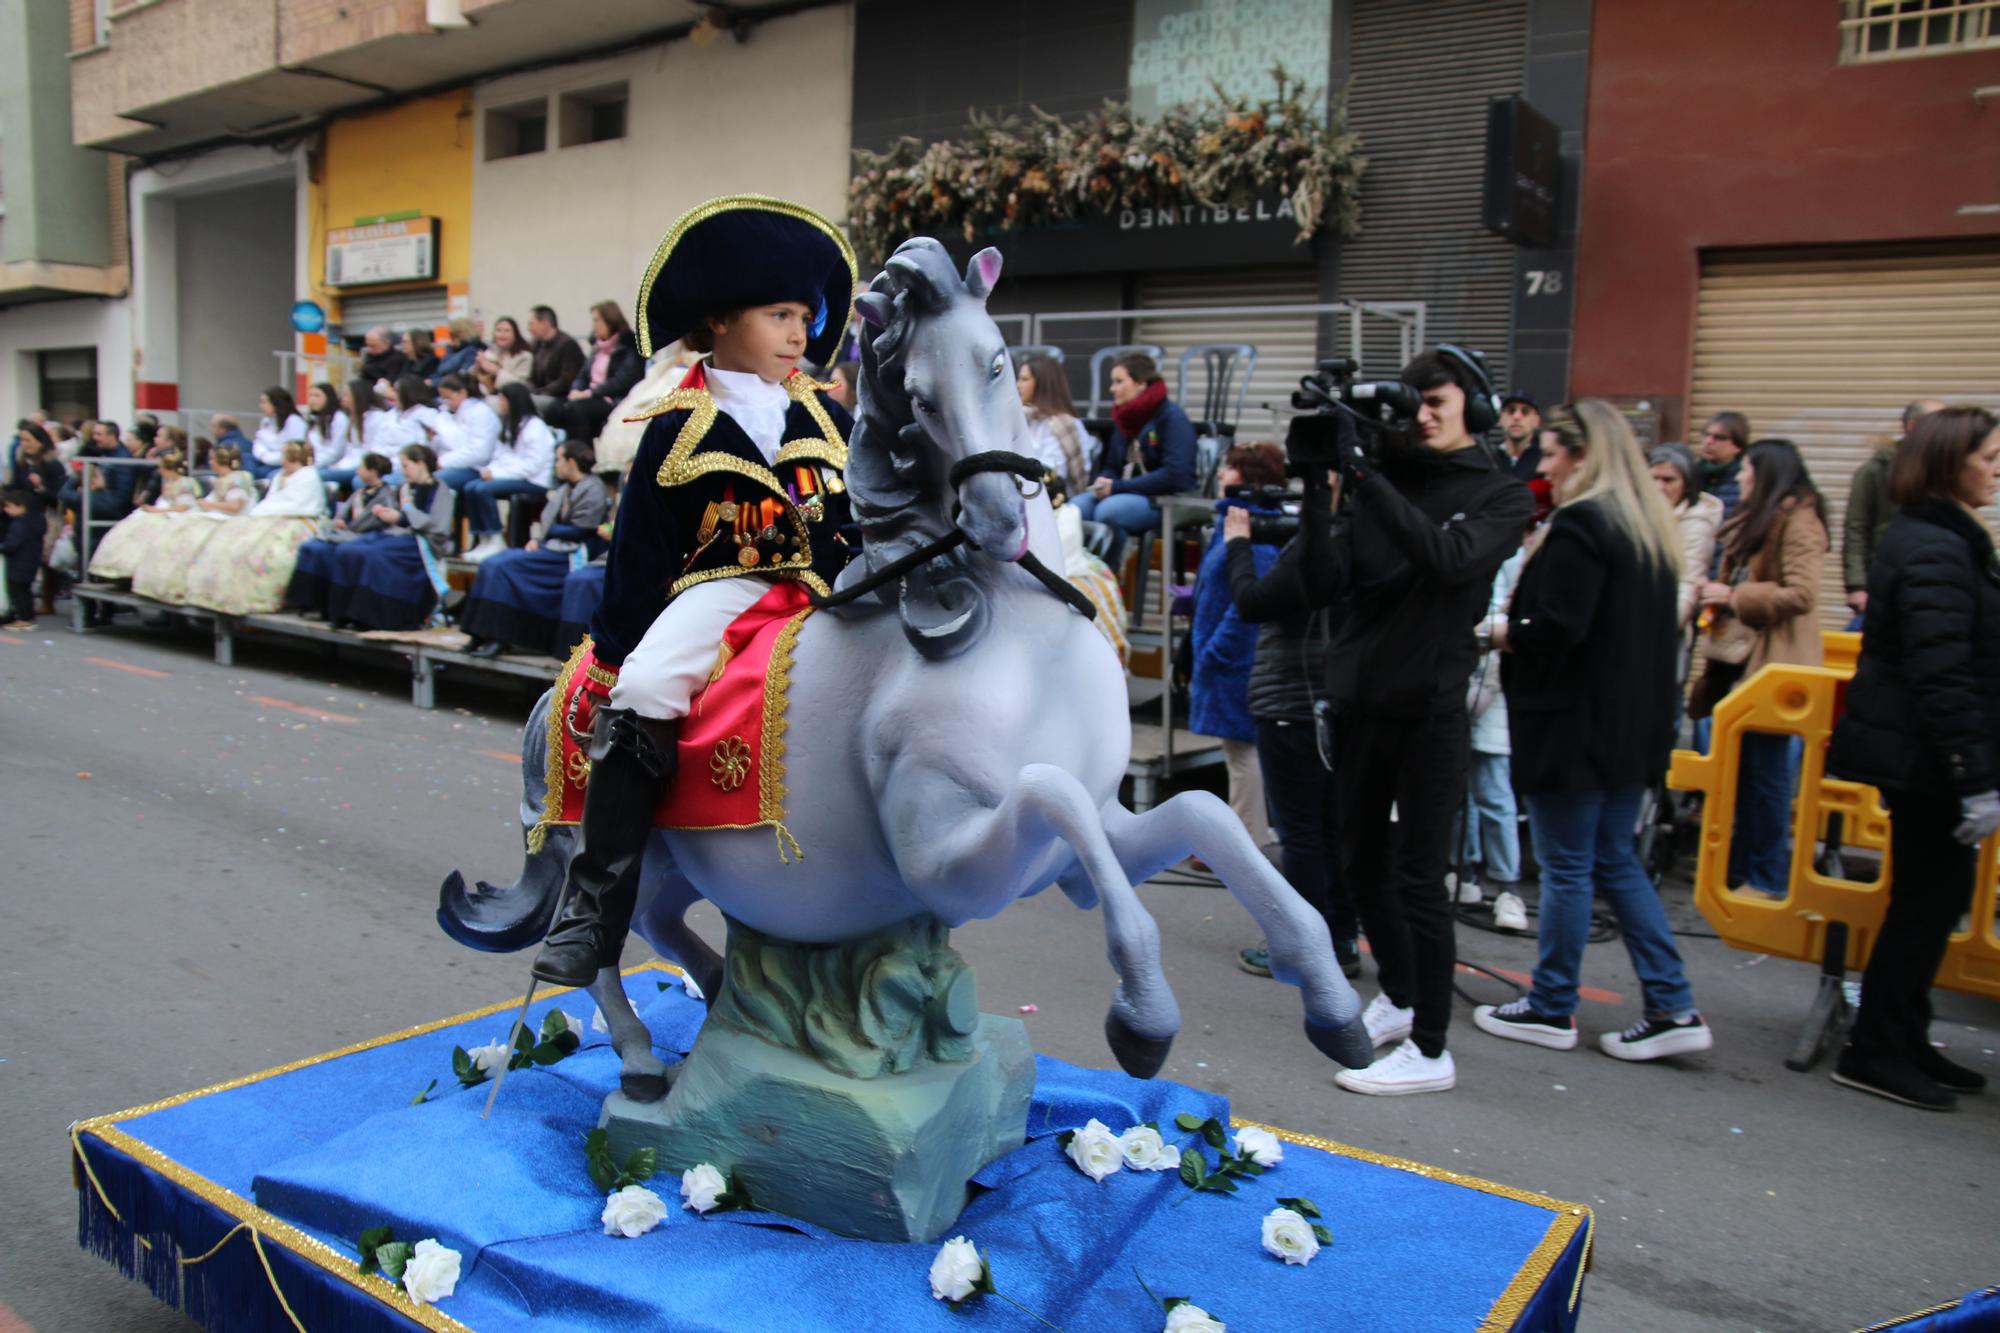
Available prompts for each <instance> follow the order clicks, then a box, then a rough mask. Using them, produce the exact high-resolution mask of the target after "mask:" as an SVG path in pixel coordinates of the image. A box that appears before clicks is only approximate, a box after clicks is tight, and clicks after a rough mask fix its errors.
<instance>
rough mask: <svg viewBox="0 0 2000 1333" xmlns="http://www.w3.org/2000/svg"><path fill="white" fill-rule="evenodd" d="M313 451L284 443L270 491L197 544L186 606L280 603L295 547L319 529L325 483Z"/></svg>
mask: <svg viewBox="0 0 2000 1333" xmlns="http://www.w3.org/2000/svg"><path fill="white" fill-rule="evenodd" d="M312 457H313V453H312V446H311V445H309V444H307V443H306V442H305V441H303V440H295V441H293V442H292V443H290V444H288V445H286V446H285V453H284V457H283V459H282V460H281V461H280V463H279V465H278V475H277V476H275V477H273V478H272V479H271V493H270V494H269V495H267V496H265V497H264V498H263V499H262V500H259V501H258V502H257V503H256V504H255V505H253V506H252V507H251V509H250V512H249V513H248V514H246V515H244V516H243V517H242V518H241V519H239V520H238V521H236V522H234V523H231V524H229V525H228V526H227V527H225V528H224V529H223V530H222V531H221V532H219V533H217V534H216V535H215V536H214V537H213V538H211V539H210V540H209V542H208V544H207V545H205V546H203V547H202V548H201V552H200V554H198V555H197V556H195V559H194V564H193V565H192V566H191V567H190V568H189V569H188V575H187V589H188V593H187V601H188V604H189V605H190V606H201V607H206V608H207V609H209V610H210V611H220V612H222V613H223V614H225V615H232V616H245V615H251V614H253V613H256V612H269V611H276V610H278V609H280V608H281V607H283V606H284V604H285V588H286V587H287V586H288V585H289V584H290V583H291V581H292V567H293V565H295V564H296V563H297V562H298V552H299V547H300V545H302V544H303V543H305V542H307V541H310V540H311V539H312V538H313V537H315V536H317V535H318V533H319V521H320V519H321V518H323V517H325V515H326V483H325V482H323V481H321V480H320V476H319V472H318V471H317V470H316V469H314V467H313V465H312Z"/></svg>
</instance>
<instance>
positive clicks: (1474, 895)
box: [1445, 875, 1486, 907]
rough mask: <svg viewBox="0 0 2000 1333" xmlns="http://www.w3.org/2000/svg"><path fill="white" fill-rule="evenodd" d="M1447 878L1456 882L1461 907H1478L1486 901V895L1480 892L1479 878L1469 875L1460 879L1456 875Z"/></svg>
mask: <svg viewBox="0 0 2000 1333" xmlns="http://www.w3.org/2000/svg"><path fill="white" fill-rule="evenodd" d="M1445 878H1446V879H1448V880H1453V881H1456V883H1457V897H1458V904H1459V906H1461V907H1476V906H1477V905H1479V904H1480V903H1482V902H1484V901H1485V900H1486V895H1485V894H1484V893H1481V892H1480V891H1479V876H1477V875H1467V876H1466V877H1465V878H1464V879H1459V878H1458V876H1456V875H1446V876H1445Z"/></svg>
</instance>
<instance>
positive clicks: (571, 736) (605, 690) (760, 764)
mask: <svg viewBox="0 0 2000 1333" xmlns="http://www.w3.org/2000/svg"><path fill="white" fill-rule="evenodd" d="M811 614H812V606H811V604H810V602H809V601H808V600H807V597H806V591H805V589H804V588H803V587H801V586H800V585H799V584H797V583H793V582H790V581H786V582H783V583H777V584H773V585H772V587H771V591H769V592H768V593H766V594H764V596H763V597H762V598H761V599H759V600H758V602H757V603H756V605H754V606H752V607H751V608H750V609H749V610H748V611H745V612H744V613H743V614H742V615H740V616H738V617H737V618H736V619H735V620H734V621H732V622H731V623H730V626H729V629H728V630H727V631H726V632H725V633H724V634H723V636H722V644H721V647H720V649H719V650H718V652H717V654H716V666H715V671H714V674H712V675H711V676H710V677H709V682H708V685H707V686H706V687H705V688H703V689H702V690H701V691H700V692H699V693H697V694H696V695H695V696H694V701H693V705H692V707H691V709H690V710H689V713H688V716H687V717H686V718H685V719H684V720H683V721H682V723H681V734H680V745H679V764H678V766H677V767H676V769H675V772H674V781H673V784H672V786H670V787H669V788H668V789H667V794H666V797H665V798H664V799H663V800H662V801H661V802H660V805H659V808H658V809H657V810H656V811H655V812H654V815H653V823H654V824H655V825H656V826H657V827H659V828H673V829H725V828H730V829H742V828H769V829H771V830H773V831H774V832H775V834H776V835H777V839H778V858H779V859H780V860H781V861H787V862H789V861H792V860H794V859H797V858H798V857H799V856H800V855H801V853H800V851H799V845H798V843H797V842H796V841H794V840H793V838H792V835H791V833H790V832H789V831H788V830H787V829H786V828H785V726H786V719H785V710H786V704H787V697H786V696H787V694H788V692H789V688H790V685H791V671H792V651H793V648H794V646H795V645H796V644H797V642H798V637H799V627H800V626H801V625H803V624H804V623H805V619H806V617H807V616H809V615H811ZM616 680H617V674H616V673H615V672H613V671H609V670H606V669H605V668H603V667H600V666H598V665H597V663H596V659H595V658H594V657H593V656H592V655H591V645H590V640H589V639H585V640H584V641H583V642H582V643H581V644H579V645H578V647H577V650H576V652H575V653H574V654H572V655H571V657H570V660H569V661H568V662H567V663H566V664H565V665H564V666H563V669H562V674H560V675H559V676H557V677H556V697H555V702H554V704H553V705H552V706H551V707H550V709H549V736H548V746H549V748H548V755H549V760H548V797H547V799H546V801H545V803H544V805H543V809H542V818H541V820H540V822H539V823H537V824H536V825H535V827H534V829H533V830H532V831H531V832H530V833H529V846H530V847H531V848H534V847H538V846H540V844H541V840H542V837H543V835H544V834H545V833H546V832H547V830H548V829H550V828H552V827H555V826H557V825H562V824H575V823H577V822H578V821H579V820H581V819H582V818H583V794H584V789H585V787H586V786H587V785H588V783H589V780H590V758H589V756H588V755H587V754H586V753H585V752H584V746H583V739H584V738H587V737H588V736H589V735H590V728H591V721H592V719H593V718H594V717H595V715H596V712H597V706H598V705H599V704H600V703H602V702H603V701H604V700H605V699H606V698H607V697H608V696H609V694H610V690H611V685H612V683H613V682H615V681H616Z"/></svg>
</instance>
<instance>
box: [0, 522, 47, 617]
mask: <svg viewBox="0 0 2000 1333" xmlns="http://www.w3.org/2000/svg"><path fill="white" fill-rule="evenodd" d="M0 524H5V525H6V532H5V535H4V536H0V555H4V556H5V557H6V564H7V580H8V582H10V583H26V582H27V581H28V580H29V579H32V578H33V577H34V576H35V571H36V570H37V569H39V568H41V564H42V537H43V535H44V533H46V531H47V529H48V517H47V515H45V514H44V513H43V512H42V507H41V506H40V505H35V504H31V505H29V506H28V507H27V509H26V511H25V512H23V513H22V515H21V516H20V517H19V518H7V517H5V516H0ZM29 609H30V608H28V607H25V606H17V607H15V608H14V614H15V615H16V616H21V617H25V616H26V615H27V613H28V611H29Z"/></svg>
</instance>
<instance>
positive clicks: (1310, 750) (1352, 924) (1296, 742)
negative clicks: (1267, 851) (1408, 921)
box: [1257, 717, 1361, 946]
mask: <svg viewBox="0 0 2000 1333" xmlns="http://www.w3.org/2000/svg"><path fill="white" fill-rule="evenodd" d="M1257 765H1258V767H1259V768H1261V769H1262V770H1263V772H1264V802H1265V804H1266V805H1268V806H1270V808H1271V823H1272V824H1273V825H1274V826H1275V827H1276V829H1277V833H1278V849H1279V851H1280V853H1281V858H1280V859H1281V860H1283V862H1284V866H1285V878H1286V879H1287V880H1289V881H1291V885H1292V887H1293V888H1295V889H1297V890H1298V891H1299V896H1300V897H1301V898H1304V899H1305V900H1306V901H1307V902H1309V903H1311V904H1312V905H1313V907H1314V908H1315V909H1317V910H1318V912H1319V914H1320V915H1321V916H1323V917H1325V918H1326V928H1327V930H1329V931H1330V932H1332V934H1333V938H1334V940H1335V942H1337V943H1341V944H1346V945H1350V946H1351V945H1353V943H1354V939H1355V936H1356V935H1358V934H1359V933H1360V930H1361V926H1360V923H1359V922H1358V921H1356V920H1355V916H1354V905H1353V904H1352V903H1351V902H1349V901H1348V899H1347V894H1346V892H1345V891H1344V890H1343V889H1342V888H1341V877H1340V826H1339V825H1338V824H1336V823H1335V822H1334V818H1333V774H1331V773H1329V772H1327V770H1326V765H1324V764H1322V763H1320V761H1319V743H1318V741H1317V740H1315V739H1314V736H1313V724H1312V723H1311V722H1300V721H1291V720H1286V719H1279V718H1270V717H1260V718H1258V719H1257Z"/></svg>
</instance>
